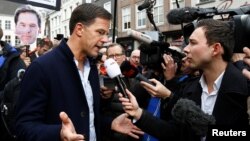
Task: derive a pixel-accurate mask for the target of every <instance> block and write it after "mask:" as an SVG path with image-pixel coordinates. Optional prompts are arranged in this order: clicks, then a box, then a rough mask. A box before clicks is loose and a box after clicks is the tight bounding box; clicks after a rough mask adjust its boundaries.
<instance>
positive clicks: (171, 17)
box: [167, 7, 218, 24]
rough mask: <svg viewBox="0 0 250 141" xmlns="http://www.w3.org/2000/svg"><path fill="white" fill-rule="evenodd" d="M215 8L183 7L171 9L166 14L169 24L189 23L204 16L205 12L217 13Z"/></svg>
mask: <svg viewBox="0 0 250 141" xmlns="http://www.w3.org/2000/svg"><path fill="white" fill-rule="evenodd" d="M217 13H218V11H217V9H215V8H214V7H213V8H206V9H203V8H194V7H184V8H177V9H173V10H171V11H170V12H169V13H168V14H167V20H168V22H169V23H170V24H182V23H190V22H192V21H194V20H196V19H197V18H198V17H202V16H206V15H207V14H217Z"/></svg>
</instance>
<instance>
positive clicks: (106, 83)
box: [103, 78, 116, 89]
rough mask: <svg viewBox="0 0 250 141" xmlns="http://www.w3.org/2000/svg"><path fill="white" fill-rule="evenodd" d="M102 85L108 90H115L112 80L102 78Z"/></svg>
mask: <svg viewBox="0 0 250 141" xmlns="http://www.w3.org/2000/svg"><path fill="white" fill-rule="evenodd" d="M103 85H104V86H105V87H107V88H109V89H115V86H116V83H115V80H114V79H111V78H103Z"/></svg>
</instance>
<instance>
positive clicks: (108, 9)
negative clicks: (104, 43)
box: [103, 1, 112, 29]
mask: <svg viewBox="0 0 250 141" xmlns="http://www.w3.org/2000/svg"><path fill="white" fill-rule="evenodd" d="M103 7H104V9H106V10H107V11H108V12H109V13H111V1H109V2H106V3H104V5H103ZM111 24H112V23H111V22H110V25H109V29H111V26H112V25H111Z"/></svg>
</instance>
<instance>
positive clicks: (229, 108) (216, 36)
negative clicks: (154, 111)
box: [120, 19, 249, 141]
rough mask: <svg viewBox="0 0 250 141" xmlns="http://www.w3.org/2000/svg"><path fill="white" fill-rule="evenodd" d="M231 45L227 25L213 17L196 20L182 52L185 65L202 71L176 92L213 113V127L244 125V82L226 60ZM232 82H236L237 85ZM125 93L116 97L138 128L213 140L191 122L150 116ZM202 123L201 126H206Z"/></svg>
mask: <svg viewBox="0 0 250 141" xmlns="http://www.w3.org/2000/svg"><path fill="white" fill-rule="evenodd" d="M233 45H234V38H233V30H232V29H231V26H230V25H228V24H227V23H225V22H223V21H218V20H214V19H204V20H201V21H199V23H198V24H197V27H196V29H195V30H194V31H193V33H192V34H191V36H190V38H189V44H188V45H187V46H186V47H185V48H184V52H185V53H186V55H187V58H186V59H187V61H188V63H189V67H190V68H191V69H200V70H201V71H202V72H203V73H202V75H201V76H200V77H197V78H194V79H191V80H189V82H187V84H186V85H185V86H184V87H183V88H181V89H180V90H179V91H178V92H176V93H178V95H180V96H181V97H182V98H187V99H190V100H193V101H194V102H195V103H196V104H197V105H199V107H200V108H201V109H202V111H203V112H204V113H206V114H208V115H212V116H214V118H215V121H216V122H215V125H220V126H216V128H220V127H223V129H224V130H230V129H234V127H236V126H238V127H239V126H241V127H245V126H247V125H248V116H247V112H246V111H247V97H248V95H249V94H248V91H249V89H248V87H247V84H248V82H247V79H246V78H245V77H244V76H243V75H242V73H241V72H240V70H238V69H237V68H236V67H235V66H234V65H232V63H231V62H230V61H231V57H232V51H233ZM153 81H154V80H153ZM232 82H237V84H238V85H235V84H233V83H232ZM156 83H157V82H156ZM164 91H165V96H166V97H170V96H174V97H175V94H174V95H172V94H171V91H170V90H169V89H165V90H164ZM128 93H129V99H127V98H120V100H121V102H122V104H123V106H124V109H125V111H126V112H127V113H128V114H129V115H130V116H133V117H134V118H135V119H136V120H137V122H136V123H135V124H136V125H137V126H138V127H139V128H141V129H142V130H143V131H145V132H147V133H149V134H151V135H153V136H155V137H157V138H158V139H159V140H166V139H170V140H171V139H173V140H185V141H188V140H190V141H195V140H197V141H198V140H199V141H200V140H201V139H202V140H203V139H205V138H206V140H213V137H211V134H205V137H204V135H202V134H197V133H196V132H195V130H194V128H193V127H192V126H193V125H191V126H190V124H182V123H179V122H176V120H169V121H162V120H160V119H157V118H154V117H152V115H151V114H149V113H147V112H146V111H145V110H142V109H141V108H139V107H138V105H137V102H136V99H135V98H134V96H133V95H132V94H131V93H130V92H128ZM120 96H121V95H120ZM184 118H185V117H184ZM198 121H199V120H197V122H198ZM211 123H213V122H211ZM211 123H209V122H207V123H206V124H211ZM206 124H204V125H203V126H206V127H207V126H208V125H206ZM227 127H228V128H230V129H228V128H227ZM208 133H210V132H208Z"/></svg>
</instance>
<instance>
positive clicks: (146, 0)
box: [138, 0, 151, 11]
mask: <svg viewBox="0 0 250 141" xmlns="http://www.w3.org/2000/svg"><path fill="white" fill-rule="evenodd" d="M150 4H151V3H150V0H145V1H144V3H143V4H141V5H140V6H138V10H139V11H141V10H143V9H146V8H148V7H149V6H150Z"/></svg>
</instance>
